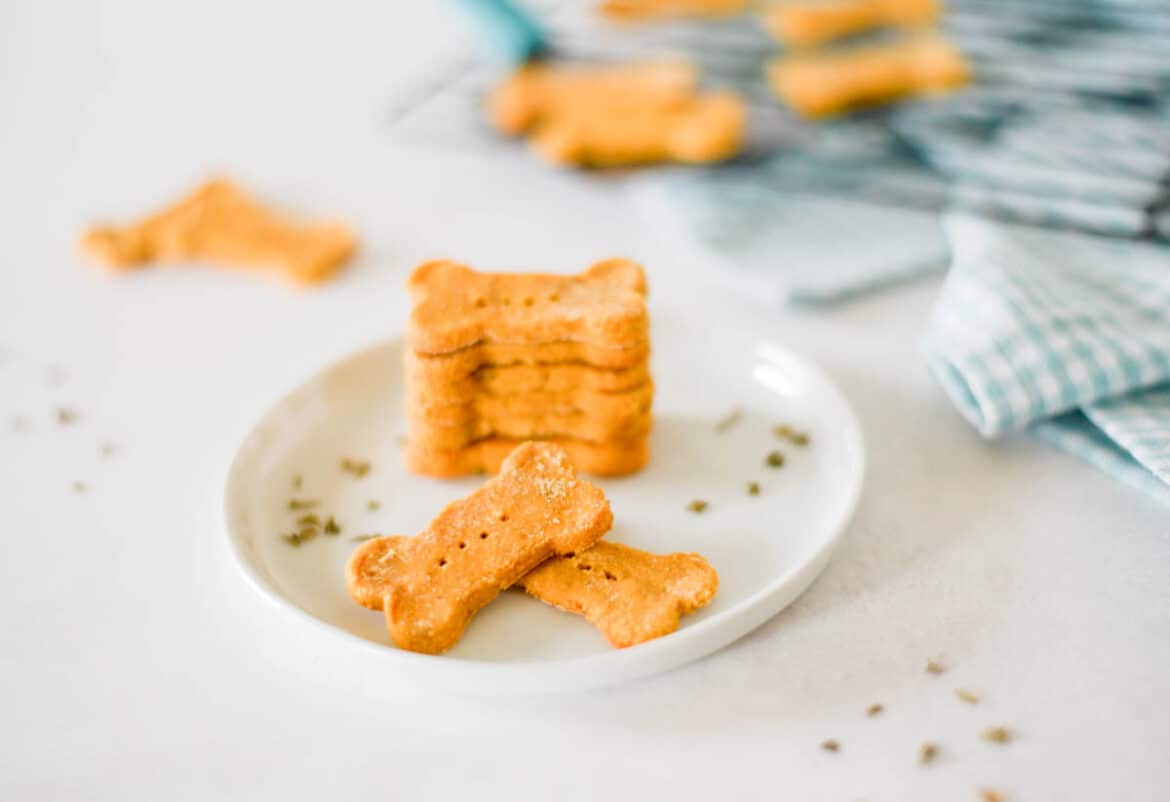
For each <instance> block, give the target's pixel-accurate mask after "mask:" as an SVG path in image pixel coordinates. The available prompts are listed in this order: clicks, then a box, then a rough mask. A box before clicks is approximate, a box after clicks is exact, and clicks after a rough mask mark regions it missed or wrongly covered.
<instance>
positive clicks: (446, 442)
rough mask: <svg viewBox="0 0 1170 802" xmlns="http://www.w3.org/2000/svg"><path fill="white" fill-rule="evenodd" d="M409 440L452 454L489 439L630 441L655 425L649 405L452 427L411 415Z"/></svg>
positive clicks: (482, 419) (471, 421)
mask: <svg viewBox="0 0 1170 802" xmlns="http://www.w3.org/2000/svg"><path fill="white" fill-rule="evenodd" d="M409 423H410V435H409V440H410V442H411V443H412V444H414V445H415V446H416V447H417V448H422V449H431V450H439V451H451V450H454V449H459V448H464V447H466V446H468V445H470V444H472V443H475V442H477V441H479V440H484V439H486V438H489V437H506V438H511V439H516V440H547V439H549V438H553V437H571V438H573V439H576V440H584V441H585V442H588V443H606V442H609V441H610V440H630V439H633V438H636V437H641V436H643V435H645V434H647V433H648V432H649V431H650V429H651V427H652V426H653V424H654V418H653V416H652V415H651V414H650V409H649V405H648V404H647V406H646V408H644V409H641V410H638V411H635V412H633V413H631V414H629V415H626V416H625V417H620V418H614V419H612V420H607V419H605V418H594V417H593V416H591V415H590V414H589V413H588V412H582V411H572V412H563V413H558V412H546V413H543V414H540V415H534V416H532V417H515V418H508V417H500V418H495V417H472V418H468V419H466V420H463V421H460V422H457V423H452V424H450V425H446V424H440V423H433V422H431V421H426V420H420V419H419V418H418V417H417V416H416V415H414V414H411V415H410V419H409Z"/></svg>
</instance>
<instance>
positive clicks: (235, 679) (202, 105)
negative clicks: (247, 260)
mask: <svg viewBox="0 0 1170 802" xmlns="http://www.w3.org/2000/svg"><path fill="white" fill-rule="evenodd" d="M290 5H291V4H283V3H276V2H264V3H248V4H235V3H228V2H223V0H213V2H205V3H198V4H185V5H181V6H180V5H178V4H175V5H173V6H171V5H169V4H157V3H146V2H134V1H132V0H119V1H117V2H104V3H85V4H80V3H79V4H68V3H62V2H44V3H25V4H21V5H19V6H16V4H13V3H5V4H4V5H3V6H2V7H0V220H2V221H3V223H2V226H0V228H2V230H3V237H2V238H0V247H2V250H0V348H2V349H3V361H2V362H0V423H2V424H3V426H2V427H0V499H2V500H3V504H2V506H0V509H2V510H3V524H2V530H3V541H4V554H3V559H2V560H0V622H2V629H0V635H2V639H3V640H2V643H3V647H2V648H0V798H2V799H5V800H59V799H110V800H120V801H121V800H138V799H167V800H187V799H191V800H208V799H277V798H280V799H325V798H328V799H360V798H370V799H374V798H394V799H411V800H416V799H455V800H458V799H474V800H488V799H512V798H534V797H537V796H538V795H539V796H540V797H545V798H556V799H593V798H615V799H621V798H640V799H655V798H664V797H667V796H669V797H670V798H673V799H696V800H699V799H756V798H759V799H768V800H777V799H783V800H789V799H791V800H814V801H815V800H845V801H847V802H854V801H856V800H869V802H881V801H883V800H890V801H891V802H894V801H896V800H966V799H977V798H978V797H977V794H978V789H979V788H981V787H993V788H997V789H1000V790H1002V791H1003V792H1004V793H1005V794H1006V795H1007V796H1006V798H1007V799H1009V800H1021V802H1023V801H1024V800H1027V801H1028V802H1035V801H1037V800H1054V801H1055V800H1105V799H1108V800H1130V801H1131V802H1139V801H1144V800H1150V801H1151V802H1153V801H1154V800H1164V799H1166V798H1167V794H1168V793H1170V791H1167V788H1168V787H1170V581H1168V579H1170V537H1168V536H1167V535H1168V530H1170V515H1168V513H1167V511H1166V510H1165V509H1163V508H1160V507H1158V506H1156V505H1155V504H1153V503H1152V502H1149V501H1147V500H1146V499H1144V498H1143V497H1141V496H1138V495H1135V494H1134V493H1133V492H1132V491H1130V490H1128V489H1127V488H1125V487H1123V486H1121V485H1119V484H1117V483H1115V482H1113V481H1111V480H1110V479H1108V478H1106V477H1105V476H1103V475H1101V474H1098V473H1097V472H1095V471H1093V470H1091V469H1090V468H1087V467H1084V466H1082V465H1081V464H1079V463H1077V462H1075V461H1074V460H1072V459H1071V458H1069V457H1066V456H1064V455H1063V454H1060V453H1058V452H1054V451H1051V450H1049V449H1048V448H1046V447H1044V446H1042V445H1039V444H1037V443H1034V442H1031V441H1029V440H1027V439H1016V440H1013V441H1011V442H1005V443H998V444H994V445H992V444H988V443H985V442H982V441H981V440H979V439H978V438H977V436H976V435H975V434H974V433H973V431H972V430H971V429H970V428H968V427H967V425H965V424H964V423H963V422H962V421H961V420H960V419H959V418H958V417H957V415H956V414H955V413H954V412H953V410H952V409H951V408H950V407H949V405H948V404H947V402H946V401H945V400H944V398H943V397H942V396H941V394H940V392H939V391H938V389H937V388H936V387H935V385H934V384H933V383H932V381H931V379H930V378H929V376H928V375H927V373H926V372H925V370H924V368H923V365H922V362H921V360H920V358H919V356H918V352H917V343H918V340H919V337H920V335H921V333H922V331H923V327H924V324H925V320H926V317H927V314H928V312H929V309H930V306H931V302H932V300H933V298H934V296H935V294H936V292H937V290H938V285H937V283H935V282H927V283H926V284H920V285H918V286H916V287H912V288H908V289H904V290H900V291H895V292H891V293H888V294H886V295H883V296H881V297H877V298H873V299H871V300H865V301H861V302H858V303H855V304H853V305H850V306H848V307H845V308H841V309H839V310H836V311H829V312H824V313H819V314H811V313H804V314H796V313H775V312H772V313H767V312H765V311H764V310H760V311H751V310H747V309H745V311H744V312H743V313H742V314H743V315H744V316H745V317H748V318H754V319H756V320H757V321H758V325H759V327H760V330H761V332H768V333H771V334H773V335H774V336H776V337H779V338H781V339H783V340H785V341H787V342H789V343H791V344H793V345H794V346H795V347H797V348H798V349H800V350H802V351H803V352H805V353H807V354H808V355H810V356H812V357H814V358H816V359H817V360H819V361H820V362H821V363H822V364H823V365H824V366H825V367H826V369H827V370H829V371H830V372H831V373H832V374H833V376H835V377H836V379H837V380H838V381H839V382H840V383H841V385H842V386H843V387H844V389H845V390H846V392H847V394H848V395H849V397H850V398H851V400H852V401H853V403H854V404H855V406H856V408H857V411H858V413H859V414H860V416H861V418H862V422H863V424H864V426H865V429H866V434H867V437H868V444H869V448H870V465H869V468H870V471H869V480H868V485H867V488H866V491H865V494H864V499H863V501H862V505H861V508H860V510H859V512H858V516H857V519H856V523H855V525H854V526H853V527H852V529H851V531H850V532H849V534H848V535H847V537H846V538H845V540H844V542H843V544H842V546H841V548H840V550H839V552H838V554H837V556H836V558H835V560H834V562H833V563H832V565H831V566H830V568H829V569H828V571H827V572H826V573H825V574H824V576H823V577H822V578H821V579H820V581H819V582H817V583H816V584H815V585H814V586H813V588H812V589H811V591H810V592H809V593H808V594H807V595H805V596H804V597H803V598H802V599H800V600H799V601H798V602H797V603H796V604H795V605H794V606H793V607H792V608H790V609H789V610H788V611H786V612H785V613H783V614H782V615H780V616H779V617H778V618H776V619H775V620H773V621H772V622H770V623H769V624H767V625H765V626H764V627H762V628H761V629H759V630H758V631H756V632H755V633H754V634H752V635H751V636H749V637H747V638H745V639H744V640H742V641H741V642H739V643H737V644H735V645H734V646H732V647H731V648H728V649H726V650H724V651H722V652H720V653H718V654H716V655H714V656H712V657H711V658H709V659H706V660H703V661H701V662H699V663H696V664H694V665H691V666H689V667H686V668H683V669H681V670H678V671H675V672H673V673H671V674H668V675H665V676H660V677H657V678H654V679H651V680H649V681H645V682H640V683H637V684H634V685H629V686H625V687H620V688H616V689H613V690H609V691H603V692H597V693H591V694H587V695H578V696H561V697H552V698H537V699H521V700H506V699H505V700H496V701H491V700H467V699H460V698H449V697H442V696H436V695H430V694H426V693H422V692H419V691H416V690H414V689H412V688H409V687H401V686H399V685H398V684H396V683H395V681H394V678H393V677H391V676H385V675H384V674H382V673H380V672H377V671H374V670H372V667H371V664H370V663H369V662H367V661H364V660H363V659H362V655H361V654H360V653H359V652H352V651H348V650H344V649H339V648H336V647H335V646H334V645H333V641H332V640H331V639H329V638H326V637H324V636H322V635H321V634H319V633H317V632H314V631H311V630H308V629H306V628H304V627H303V626H302V625H301V624H299V623H297V622H296V621H294V620H292V619H291V618H290V617H286V615H285V614H283V613H282V612H281V611H279V610H277V609H276V608H274V607H272V606H271V605H269V604H268V603H267V602H265V601H264V600H263V599H262V598H261V597H259V596H258V595H257V593H256V592H255V591H254V590H253V589H252V588H251V587H249V586H248V585H247V584H245V582H244V581H243V578H242V576H241V573H240V571H239V570H238V569H237V568H236V567H235V565H234V564H233V563H232V562H231V558H230V556H229V553H228V550H227V548H226V545H225V538H224V535H223V532H222V531H221V519H220V505H221V494H222V482H223V478H224V472H225V469H226V466H227V463H228V460H229V459H230V457H231V456H232V453H233V450H234V448H235V446H236V445H237V443H238V441H239V440H240V438H241V437H242V436H243V435H244V433H245V432H246V431H247V429H248V427H249V425H250V424H251V423H252V421H253V420H254V419H255V418H256V417H257V416H258V415H259V414H260V413H261V412H262V411H263V410H264V409H265V408H266V406H267V405H268V404H269V403H270V402H272V401H273V400H275V399H276V398H278V397H279V396H280V395H281V394H282V392H284V391H285V390H287V389H288V388H290V387H292V386H293V385H295V384H296V383H297V382H298V381H299V380H300V379H301V378H302V377H304V376H305V375H307V374H309V373H310V372H312V371H313V370H315V369H316V368H318V367H319V366H322V365H324V364H326V363H327V362H329V361H330V360H332V359H334V358H336V357H338V356H341V355H343V354H345V353H347V352H349V351H351V350H353V349H355V348H357V347H359V346H362V345H364V344H366V343H369V342H372V341H374V340H377V339H379V338H382V337H384V336H386V335H388V334H391V333H394V332H396V331H399V330H400V329H401V326H402V322H403V319H404V314H405V310H406V304H405V300H404V297H403V293H402V289H401V287H402V282H403V278H404V277H405V276H406V274H407V272H408V271H409V269H410V268H411V267H412V266H413V265H414V264H415V263H417V262H418V261H420V260H421V259H423V258H427V257H432V256H440V255H449V256H453V257H457V258H461V259H464V260H467V261H470V262H473V263H475V264H477V265H480V266H483V267H488V268H492V267H495V268H504V267H516V268H547V269H556V270H573V269H578V268H580V267H582V266H584V265H586V264H588V263H589V262H590V261H591V260H593V259H596V258H600V257H603V256H609V255H614V254H621V255H627V256H630V257H633V258H636V259H640V260H642V261H643V262H644V263H645V264H646V266H647V268H648V271H649V274H650V278H651V286H652V289H653V303H654V305H655V306H656V307H657V308H663V307H666V306H668V305H669V306H675V307H678V306H680V305H686V304H696V303H704V304H738V303H740V300H739V297H738V296H737V295H736V294H735V293H733V292H730V291H728V290H726V289H725V288H723V287H721V286H720V284H719V277H718V275H716V274H715V273H713V272H712V271H710V270H708V269H706V268H705V267H704V266H703V265H696V264H688V263H685V262H680V261H679V260H678V259H677V258H674V257H672V256H670V255H669V251H668V250H667V249H665V248H664V247H663V246H662V245H661V244H660V243H658V242H656V241H655V239H654V238H653V236H651V234H650V232H647V231H645V230H643V228H642V227H641V226H640V225H639V222H638V220H637V218H636V217H635V216H634V215H633V214H632V213H631V210H630V209H629V207H628V206H627V205H626V202H625V200H624V199H623V196H622V195H621V193H619V192H617V191H615V190H614V189H613V188H612V187H607V186H602V185H598V184H594V183H588V182H584V181H581V180H579V179H577V178H574V177H569V176H564V175H554V174H547V173H541V172H540V171H526V172H524V173H518V172H517V171H516V170H515V169H514V165H512V166H507V165H504V164H500V163H487V162H484V161H483V160H481V159H478V158H473V157H469V156H460V155H454V154H450V153H433V154H432V153H426V152H419V151H409V152H408V151H406V150H404V149H402V148H401V147H399V146H397V145H395V144H394V143H393V142H392V141H391V140H390V139H389V137H387V135H386V132H385V130H384V125H383V115H384V112H385V109H386V102H387V99H388V97H389V96H390V95H391V94H392V91H393V90H394V88H395V86H396V85H399V84H400V83H401V82H402V81H403V80H404V79H405V77H406V76H407V75H408V72H409V70H410V69H412V68H413V69H417V67H418V65H419V64H425V63H426V61H427V59H428V58H429V57H430V56H431V55H433V54H435V53H436V52H439V51H445V50H449V49H451V48H455V47H458V46H460V45H459V41H458V39H457V37H453V35H452V32H451V24H452V20H451V19H449V18H448V17H447V16H445V15H444V14H443V13H442V12H441V9H439V8H437V7H432V4H425V3H410V4H407V3H397V2H381V3H351V2H346V3H337V4H329V10H328V11H326V10H325V5H323V4H315V5H314V7H312V8H300V7H297V8H292V7H289V6H290ZM306 5H307V4H306ZM408 10H409V13H407V11H408ZM216 169H222V170H225V171H228V172H230V173H231V174H233V175H236V176H238V177H240V178H241V179H242V180H244V181H245V182H246V183H247V184H248V185H249V186H252V187H254V188H256V189H257V191H259V192H260V193H262V194H263V195H264V196H265V197H268V198H272V199H276V200H278V201H279V202H280V203H281V204H282V205H285V206H290V207H292V208H296V209H300V210H303V211H306V212H321V213H336V214H341V215H344V216H346V217H348V218H350V219H352V220H353V221H354V222H355V223H356V224H357V225H358V226H359V227H360V230H361V232H362V242H363V250H362V254H361V258H360V259H359V260H358V261H357V263H356V264H355V265H354V266H353V268H352V269H351V270H350V271H349V272H348V273H347V274H345V276H344V277H343V278H342V279H341V280H340V281H337V282H336V283H334V284H331V285H329V286H327V287H324V288H322V289H321V290H319V291H314V292H298V291H295V290H290V289H288V288H286V287H284V286H281V285H280V284H278V283H275V282H271V281H267V280H264V279H260V278H254V277H247V276H240V275H237V274H232V273H219V272H214V271H208V270H198V269H190V270H174V271H154V272H144V273H142V274H140V275H136V276H132V277H128V278H124V279H119V280H114V279H111V278H108V277H104V276H103V275H101V274H100V273H99V272H98V271H96V270H93V269H91V268H90V267H88V266H86V265H85V264H83V263H82V262H81V261H80V260H79V259H78V258H77V256H76V254H75V243H76V239H77V236H78V233H79V231H80V229H81V228H82V226H83V225H84V224H85V223H86V222H87V221H90V220H93V219H100V218H103V217H114V218H117V217H119V216H124V215H129V214H132V213H135V212H137V211H141V210H145V209H148V208H150V207H151V206H152V205H153V204H155V203H156V202H159V201H162V200H164V199H167V198H169V197H171V196H173V195H174V194H176V193H178V192H180V191H181V190H183V189H185V188H187V187H188V186H190V185H191V184H192V183H193V182H194V181H195V180H197V179H198V178H201V177H202V176H204V175H206V174H207V173H208V172H209V171H212V170H216ZM655 346H656V347H657V348H671V347H676V348H677V347H685V346H684V345H683V344H679V343H673V344H672V343H665V342H656V343H655ZM52 366H60V369H58V368H54V367H52ZM61 369H63V371H64V377H63V381H61V379H62V375H61V373H60V371H61ZM58 384H59V385H60V386H56V385H58ZM58 406H70V407H74V408H76V409H77V410H78V411H79V412H80V416H81V417H80V420H79V421H78V422H77V423H76V424H75V425H73V426H71V427H66V428H61V427H59V426H58V425H57V424H56V423H55V422H54V421H53V420H52V418H51V415H52V411H53V410H54V409H55V408H56V407H58ZM15 416H25V417H27V418H28V420H29V422H30V423H31V426H32V431H29V432H11V431H9V424H10V421H11V420H12V419H13V418H14V417H15ZM106 440H108V441H111V442H113V443H116V444H118V445H119V447H120V450H119V452H118V453H117V454H116V455H115V456H114V457H113V458H111V459H108V460H103V459H101V458H100V457H99V452H98V449H99V443H101V442H103V441H106ZM74 480H81V481H84V482H85V483H86V484H87V485H88V486H89V490H88V492H86V493H84V494H76V493H74V492H73V491H72V490H71V483H72V482H73V481H74ZM929 658H941V659H942V660H943V661H944V662H945V663H946V665H948V666H949V670H948V671H947V673H946V674H944V675H942V676H939V677H935V676H930V675H927V674H926V673H925V672H924V671H923V666H924V663H925V661H926V660H927V659H929ZM959 686H962V687H966V688H970V689H971V690H973V691H976V692H978V693H979V694H981V695H982V696H983V701H982V703H980V704H979V705H977V706H974V707H971V706H968V705H964V704H962V703H961V702H959V701H958V700H957V699H956V698H955V696H954V695H953V690H954V688H956V687H959ZM874 702H881V703H883V704H884V705H885V706H886V711H885V713H884V714H883V715H882V716H881V717H878V718H873V719H870V718H867V717H866V716H865V714H864V710H865V708H866V707H867V706H868V705H869V704H871V703H874ZM995 724H1005V725H1007V726H1009V727H1010V728H1012V729H1013V730H1015V731H1016V732H1017V733H1018V738H1017V740H1016V741H1015V742H1013V743H1011V744H1010V745H1007V746H996V745H993V744H989V743H985V742H983V741H981V740H980V738H979V733H980V731H981V730H983V729H984V728H985V727H988V726H990V725H995ZM826 738H835V739H837V740H838V741H840V743H841V745H842V748H841V751H840V752H839V753H837V754H829V753H827V752H824V751H822V750H820V749H819V748H818V744H819V743H820V742H821V741H822V740H824V739H826ZM925 740H931V741H934V742H937V743H938V745H939V746H940V748H941V752H940V756H939V758H938V760H937V761H936V762H935V764H934V765H932V766H930V767H925V768H923V767H919V766H917V765H915V756H916V753H917V750H918V748H919V746H920V744H921V743H922V742H923V741H925Z"/></svg>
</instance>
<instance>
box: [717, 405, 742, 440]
mask: <svg viewBox="0 0 1170 802" xmlns="http://www.w3.org/2000/svg"><path fill="white" fill-rule="evenodd" d="M742 417H743V410H742V409H739V408H738V407H737V408H735V409H733V410H731V411H730V412H728V413H727V414H726V415H724V416H723V417H722V418H720V419H719V420H718V421H717V422H716V423H715V431H716V432H718V433H719V434H723V433H724V432H726V431H728V430H730V429H731V427H732V426H734V425H735V424H737V423H739V419H740V418H742Z"/></svg>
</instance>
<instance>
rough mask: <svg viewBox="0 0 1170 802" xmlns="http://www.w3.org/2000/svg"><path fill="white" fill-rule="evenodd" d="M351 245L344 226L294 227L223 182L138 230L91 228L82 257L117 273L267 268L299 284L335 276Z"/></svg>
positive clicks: (152, 218)
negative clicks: (151, 268) (193, 265)
mask: <svg viewBox="0 0 1170 802" xmlns="http://www.w3.org/2000/svg"><path fill="white" fill-rule="evenodd" d="M354 244H355V237H354V234H353V231H352V230H351V229H350V228H349V227H348V226H346V225H343V224H340V223H301V222H297V221H294V220H292V219H290V218H287V217H284V216H282V215H279V214H277V213H275V212H273V211H271V210H269V209H267V208H265V207H264V206H262V205H260V203H258V202H257V201H256V200H254V199H253V198H251V197H249V196H248V195H247V194H246V193H245V192H244V191H243V190H241V189H240V188H239V187H237V186H235V185H234V184H232V183H231V182H229V181H226V180H224V179H215V180H212V181H208V182H207V183H205V184H203V185H202V186H201V187H199V188H198V189H197V190H195V192H193V193H192V194H190V195H189V196H187V197H186V198H184V199H182V200H180V201H179V202H178V203H176V204H174V205H173V206H171V207H169V208H167V209H165V210H163V211H161V212H159V213H158V214H155V215H152V216H150V217H147V218H146V219H145V220H143V221H141V222H139V223H132V224H129V225H125V226H98V227H94V228H91V229H89V230H88V231H87V232H86V233H85V236H84V238H83V240H82V246H83V247H84V249H85V250H86V251H87V252H88V253H89V254H91V255H92V256H93V257H94V258H96V259H98V260H100V261H102V262H104V263H105V264H107V265H108V266H109V267H111V268H113V269H115V270H119V271H124V270H129V269H131V268H137V267H142V266H144V265H147V264H150V263H152V262H186V261H208V262H220V263H223V264H226V265H236V266H245V267H267V268H275V269H277V270H278V271H279V272H280V273H281V274H282V275H284V276H285V277H286V278H289V279H291V280H292V281H295V282H298V283H301V284H312V283H316V282H319V281H324V280H325V279H327V278H329V277H330V276H332V275H333V274H334V273H336V272H337V270H338V269H339V268H340V267H341V266H342V265H344V264H345V263H346V262H347V261H348V260H349V258H350V256H351V255H352V254H353V250H354Z"/></svg>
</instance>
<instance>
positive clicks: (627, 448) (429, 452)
mask: <svg viewBox="0 0 1170 802" xmlns="http://www.w3.org/2000/svg"><path fill="white" fill-rule="evenodd" d="M546 441H547V442H550V443H555V444H557V445H559V446H560V447H562V448H564V449H565V451H566V452H567V453H568V454H569V458H570V459H571V460H572V461H573V464H574V465H575V466H576V467H577V469H578V470H581V471H584V472H585V473H591V474H593V475H594V476H625V475H627V474H631V473H635V472H637V471H640V470H642V468H644V467H645V466H646V463H647V462H648V461H649V459H650V445H649V438H648V437H646V436H641V437H635V438H633V439H632V440H611V441H609V442H606V443H589V442H586V441H584V440H576V439H574V438H572V437H549V438H546ZM520 442H521V441H519V440H515V439H512V438H507V437H489V438H487V439H486V440H477V441H476V442H474V443H470V444H468V445H466V446H464V447H462V448H457V449H450V450H447V449H434V448H427V447H425V446H422V445H421V444H418V443H415V442H412V441H408V442H407V444H406V467H407V468H408V469H409V470H410V471H412V472H413V473H417V474H419V475H420V476H434V477H438V478H451V477H454V476H466V475H468V474H474V473H495V472H496V471H498V470H500V466H501V464H503V462H504V460H505V459H506V458H507V456H508V454H510V453H511V452H512V450H513V449H515V448H516V446H517V445H519V444H520Z"/></svg>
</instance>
